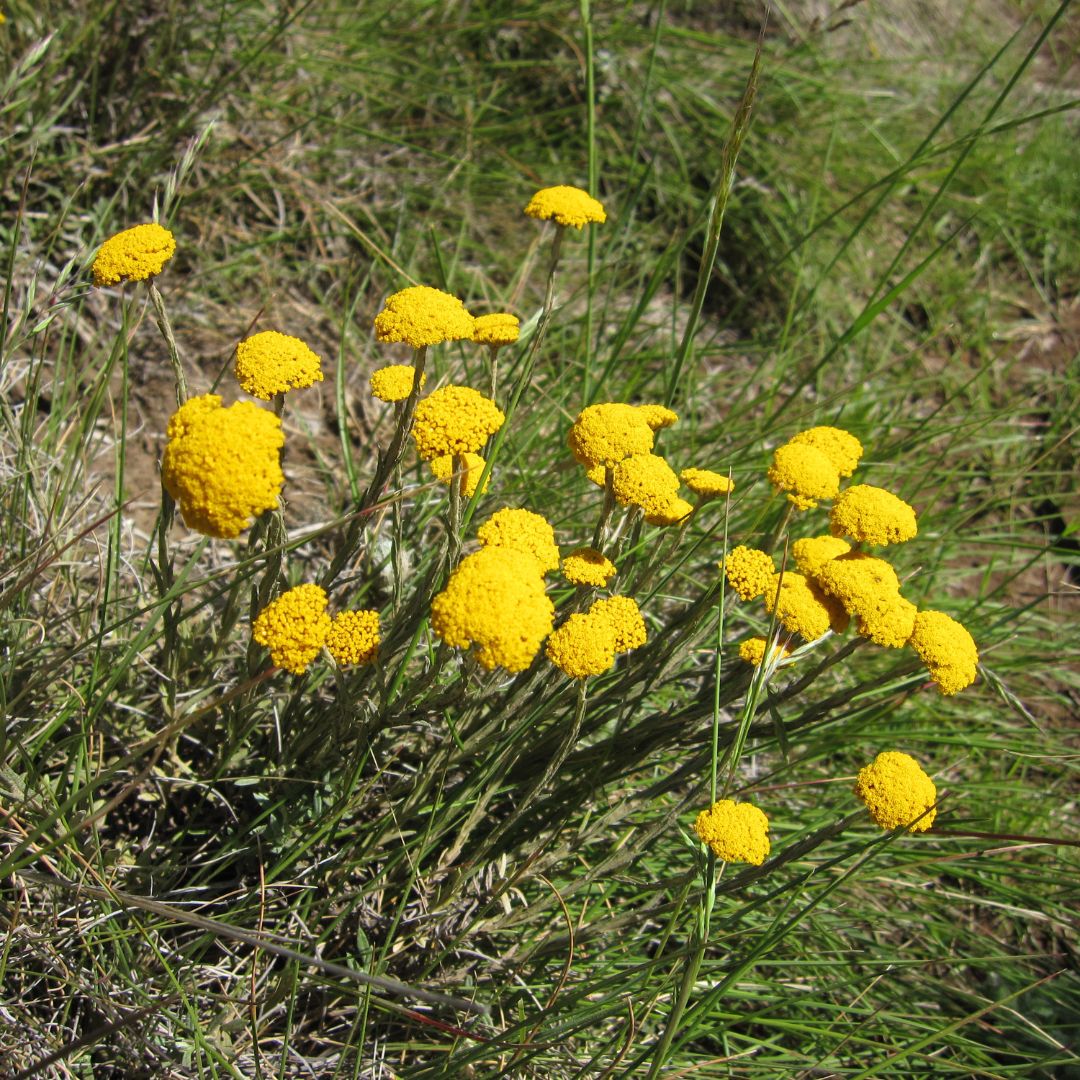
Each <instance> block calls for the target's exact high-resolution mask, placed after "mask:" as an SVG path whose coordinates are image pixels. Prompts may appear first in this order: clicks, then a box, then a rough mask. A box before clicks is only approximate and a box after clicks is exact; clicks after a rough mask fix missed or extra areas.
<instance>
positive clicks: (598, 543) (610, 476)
mask: <svg viewBox="0 0 1080 1080" xmlns="http://www.w3.org/2000/svg"><path fill="white" fill-rule="evenodd" d="M614 485H615V470H614V469H610V468H605V469H604V507H603V509H602V510H601V511H600V520H599V521H598V522H597V523H596V529H595V531H594V532H593V541H592V546H593V547H594V548H596V550H597V551H599V552H600V553H601V554H603V553H604V540H605V539H606V536H607V527H608V522H609V521H610V520H611V512H612V511H613V510H614V509H615V486H614Z"/></svg>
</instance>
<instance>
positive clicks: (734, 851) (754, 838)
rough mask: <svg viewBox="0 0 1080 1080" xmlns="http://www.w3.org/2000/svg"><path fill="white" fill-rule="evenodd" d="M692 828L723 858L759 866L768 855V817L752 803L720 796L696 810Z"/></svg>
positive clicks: (703, 841) (704, 842) (728, 860)
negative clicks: (706, 806)
mask: <svg viewBox="0 0 1080 1080" xmlns="http://www.w3.org/2000/svg"><path fill="white" fill-rule="evenodd" d="M694 832H696V833H697V834H698V837H699V839H700V840H701V842H702V843H703V844H708V846H709V848H710V849H711V851H712V853H713V854H714V855H715V856H716V857H717V858H718V859H723V860H724V862H745V863H750V864H751V865H753V866H760V865H761V864H762V863H763V862H764V861H765V860H766V859H767V858H768V855H769V850H770V847H769V819H768V818H767V817H766V816H765V814H764V812H763V811H761V810H759V809H758V808H757V807H756V806H754V804H753V803H737V802H733V801H732V800H731V799H721V800H720V801H719V802H716V803H713V804H712V806H711V807H709V809H708V810H702V811H701V813H700V814H698V816H697V820H696V821H695V822H694Z"/></svg>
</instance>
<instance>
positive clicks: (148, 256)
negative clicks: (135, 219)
mask: <svg viewBox="0 0 1080 1080" xmlns="http://www.w3.org/2000/svg"><path fill="white" fill-rule="evenodd" d="M175 251H176V240H175V238H174V237H173V234H172V233H171V232H170V231H169V230H168V229H166V228H165V227H164V226H162V225H158V224H156V223H154V222H151V223H149V224H146V225H135V226H133V227H132V228H130V229H125V230H124V231H123V232H118V233H117V234H116V235H115V236H110V237H109V239H108V240H106V241H105V243H104V244H102V245H101V247H100V248H98V253H97V255H96V256H95V257H94V262H93V265H92V266H91V267H90V272H91V274H92V275H93V278H94V284H95V285H96V286H97V287H98V288H99V289H100V288H102V287H104V286H106V285H119V284H120V283H121V282H124V281H147V280H149V279H150V278H152V277H155V276H156V275H157V274H160V273H161V271H162V270H163V269H164V267H165V264H166V263H167V262H168V261H169V260H170V259H171V258H172V257H173V254H174V253H175Z"/></svg>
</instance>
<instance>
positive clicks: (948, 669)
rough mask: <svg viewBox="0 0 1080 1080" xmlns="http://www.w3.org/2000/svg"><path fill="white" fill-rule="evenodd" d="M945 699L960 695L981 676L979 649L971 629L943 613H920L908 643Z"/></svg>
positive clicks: (916, 617)
mask: <svg viewBox="0 0 1080 1080" xmlns="http://www.w3.org/2000/svg"><path fill="white" fill-rule="evenodd" d="M908 644H910V645H911V647H912V648H913V649H914V650H915V652H916V653H918V656H919V659H920V660H921V661H922V662H923V663H924V664H925V665H926V668H927V670H928V671H929V672H930V678H931V679H933V680H934V682H935V683H937V687H938V690H940V691H941V693H942V694H943V695H945V696H951V695H952V694H958V693H959V692H960V691H961V690H963V689H964V688H965V687H968V686H970V685H971V684H972V683H973V682H974V681H975V678H976V676H977V675H978V666H977V665H978V663H979V650H978V648H977V647H976V645H975V642H974V640H973V639H972V637H971V635H970V634H969V633H968V632H967V630H966V629H965V628H964V627H963V626H962V625H961V624H960V623H958V622H957V621H956V620H955V619H953V618H951V617H950V616H948V615H946V614H945V613H944V612H943V611H920V612H919V613H918V614H917V615H916V616H915V625H914V627H913V628H912V631H911V638H910V640H909V642H908Z"/></svg>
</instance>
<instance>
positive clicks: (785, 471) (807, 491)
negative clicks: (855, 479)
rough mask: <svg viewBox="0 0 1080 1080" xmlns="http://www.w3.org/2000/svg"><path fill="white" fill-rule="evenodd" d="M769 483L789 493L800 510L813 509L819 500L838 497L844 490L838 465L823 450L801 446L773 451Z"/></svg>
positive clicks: (778, 489)
mask: <svg viewBox="0 0 1080 1080" xmlns="http://www.w3.org/2000/svg"><path fill="white" fill-rule="evenodd" d="M768 476H769V482H770V483H771V484H772V486H773V487H774V488H776V490H777V491H786V492H787V497H788V501H789V502H791V503H792V504H794V506H795V509H796V510H812V509H813V508H814V507H815V506H817V504H818V499H831V498H834V497H835V495H836V493H837V492H838V491H839V490H840V474H839V473H838V472H837V471H836V466H835V465H834V464H833V463H832V462H831V461H830V460H829V459H828V457H826V456H825V454H823V453H822V452H821V451H820V450H818V449H816V448H815V447H813V446H806V445H803V444H799V443H784V445H783V446H778V447H777V448H776V450H775V451H774V452H773V459H772V464H771V465H770V466H769V473H768Z"/></svg>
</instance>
